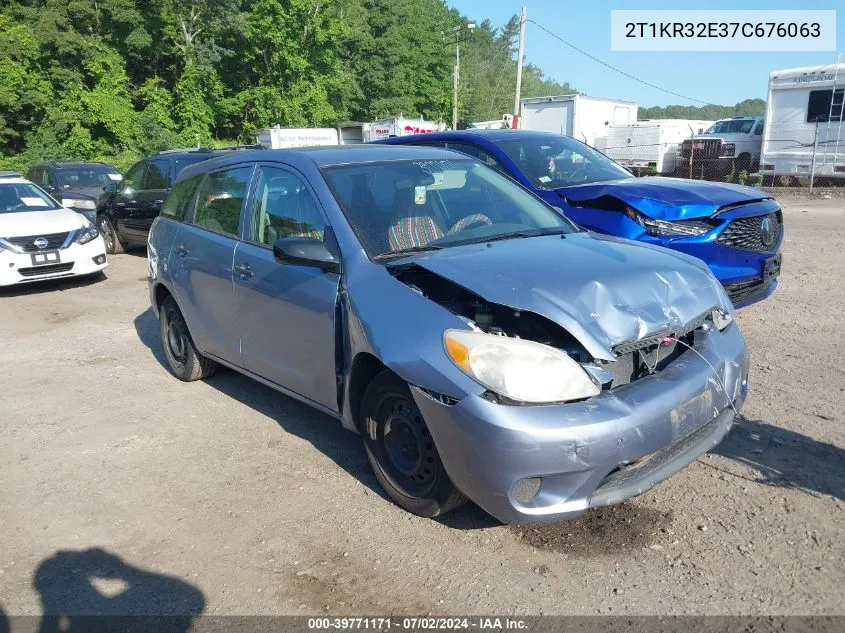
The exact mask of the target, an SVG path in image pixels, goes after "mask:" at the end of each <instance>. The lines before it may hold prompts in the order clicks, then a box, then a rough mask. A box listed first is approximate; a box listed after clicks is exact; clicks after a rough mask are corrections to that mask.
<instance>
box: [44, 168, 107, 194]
mask: <svg viewBox="0 0 845 633" xmlns="http://www.w3.org/2000/svg"><path fill="white" fill-rule="evenodd" d="M55 174H56V184H57V185H58V186H59V187H61V188H62V189H93V188H102V187H104V186H106V185H107V184H109V183H111V182H117V181H119V180H120V173H119V172H118V171H117V170H116V169H115V168H114V167H108V166H106V165H80V166H79V167H62V168H61V169H56V170H55Z"/></svg>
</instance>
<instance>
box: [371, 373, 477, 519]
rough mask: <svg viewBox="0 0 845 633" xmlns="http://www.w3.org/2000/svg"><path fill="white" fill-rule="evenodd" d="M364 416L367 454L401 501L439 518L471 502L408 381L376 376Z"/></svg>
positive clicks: (417, 511)
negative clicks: (443, 455) (448, 470)
mask: <svg viewBox="0 0 845 633" xmlns="http://www.w3.org/2000/svg"><path fill="white" fill-rule="evenodd" d="M361 414H362V419H363V428H362V429H361V430H362V437H363V439H364V447H365V449H366V451H367V458H368V459H369V461H370V465H371V466H372V467H373V470H374V471H375V474H376V478H377V479H378V480H379V483H380V484H381V485H382V487H383V488H384V489H385V491H386V492H387V494H388V496H389V497H390V498H391V499H392V500H393V502H394V503H396V505H398V506H399V507H401V508H403V509H405V510H407V511H408V512H412V513H413V514H417V515H419V516H422V517H435V516H438V515H440V514H444V513H446V512H448V511H449V510H452V509H454V508H456V507H458V506H459V505H461V504H463V503H464V502H465V501H466V497H464V496H463V495H462V494H461V493H460V492H459V491H458V489H457V488H455V486H454V485H453V484H452V481H451V480H450V479H449V475H448V474H446V469H445V468H444V467H443V462H442V461H440V455H439V454H438V452H437V447H436V446H435V445H434V440H432V438H431V435H430V434H429V432H428V427H427V426H426V424H425V420H423V417H422V413H420V410H419V409H418V408H417V405H416V403H415V402H414V398H413V396H411V392H410V390H409V389H408V385H407V384H405V382H403V381H402V380H401V379H400V378H399V377H398V376H396V374H394V373H393V372H390V371H383V372H382V373H380V374H379V375H378V376H376V377H375V378H374V379H373V381H372V382H371V383H370V385H369V386H368V387H367V391H366V392H365V393H364V400H363V402H362V403H361Z"/></svg>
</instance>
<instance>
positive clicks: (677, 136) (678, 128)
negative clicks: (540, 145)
mask: <svg viewBox="0 0 845 633" xmlns="http://www.w3.org/2000/svg"><path fill="white" fill-rule="evenodd" d="M711 125H713V122H712V121H690V120H687V119H646V120H644V121H638V122H636V123H629V124H627V125H617V124H615V123H612V124H610V125H608V126H607V127H606V128H605V132H606V134H605V136H600V137H599V138H597V139H596V145H595V147H596V149H597V150H599V151H601V152H603V153H604V154H606V155H607V156H609V157H610V158H612V159H613V160H615V161H616V162H617V163H619V164H620V165H622V166H624V167H628V168H630V169H633V170H635V171H640V172H656V173H658V174H672V173H674V172H675V169H676V168H677V164H678V159H679V157H680V151H681V143H683V141H684V139H688V138H692V137H693V136H694V135H696V134H700V133H701V132H703V131H704V130H706V129H707V128H709V127H710V126H711Z"/></svg>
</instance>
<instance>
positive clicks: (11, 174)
mask: <svg viewBox="0 0 845 633" xmlns="http://www.w3.org/2000/svg"><path fill="white" fill-rule="evenodd" d="M0 178H23V174H22V173H21V172H19V171H12V170H6V171H0Z"/></svg>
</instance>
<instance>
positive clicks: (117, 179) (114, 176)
mask: <svg viewBox="0 0 845 633" xmlns="http://www.w3.org/2000/svg"><path fill="white" fill-rule="evenodd" d="M109 180H113V181H114V182H120V181H121V180H123V176H121V175H120V174H109Z"/></svg>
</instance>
